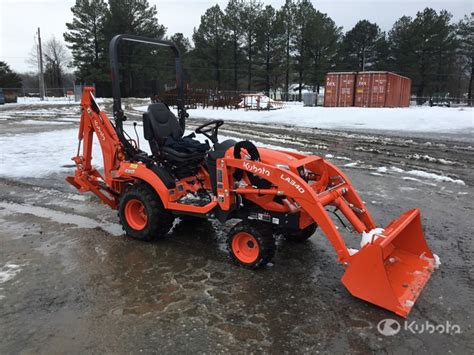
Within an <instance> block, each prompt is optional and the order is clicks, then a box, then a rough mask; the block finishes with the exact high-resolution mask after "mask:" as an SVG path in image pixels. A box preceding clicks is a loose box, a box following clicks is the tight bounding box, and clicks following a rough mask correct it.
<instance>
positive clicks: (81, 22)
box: [64, 0, 108, 86]
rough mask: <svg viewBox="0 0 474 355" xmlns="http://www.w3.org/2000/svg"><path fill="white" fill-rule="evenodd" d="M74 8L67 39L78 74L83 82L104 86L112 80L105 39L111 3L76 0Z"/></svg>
mask: <svg viewBox="0 0 474 355" xmlns="http://www.w3.org/2000/svg"><path fill="white" fill-rule="evenodd" d="M71 11H72V14H73V20H72V22H70V23H66V27H67V29H68V31H67V32H65V33H64V40H65V41H66V42H67V43H68V48H69V49H71V51H72V57H73V64H74V67H75V68H76V77H77V79H78V80H79V81H80V82H83V83H86V84H93V83H95V84H98V86H101V85H102V84H101V83H103V82H105V81H108V74H107V73H108V70H106V66H107V63H106V51H107V49H106V48H107V43H106V42H105V39H104V19H105V16H106V14H107V11H108V10H107V5H106V3H105V2H104V1H103V0H76V3H75V5H74V6H73V7H72V8H71Z"/></svg>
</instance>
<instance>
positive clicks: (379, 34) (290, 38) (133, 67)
mask: <svg viewBox="0 0 474 355" xmlns="http://www.w3.org/2000/svg"><path fill="white" fill-rule="evenodd" d="M71 11H72V14H73V20H72V21H71V22H69V23H67V24H66V26H67V31H66V32H65V33H64V40H65V42H66V45H67V47H68V48H69V49H70V50H71V53H72V66H73V67H74V68H75V76H76V82H78V83H83V84H94V85H95V86H96V88H97V90H98V94H99V95H102V96H108V95H110V94H111V92H110V68H109V58H108V43H109V41H110V39H111V38H112V37H113V36H114V35H115V34H118V33H127V34H134V35H140V36H148V37H155V38H164V39H168V40H171V41H173V42H174V43H176V45H177V46H178V48H179V49H180V51H181V53H182V56H183V62H184V71H185V81H186V82H187V83H188V85H190V87H193V88H209V89H215V90H235V91H264V92H267V93H269V94H270V93H272V92H275V91H276V90H279V91H280V92H282V93H283V94H284V96H283V97H285V95H286V94H297V95H298V96H301V93H302V91H303V90H304V89H312V90H314V91H316V92H319V88H320V86H321V85H323V83H324V77H325V74H326V73H327V72H329V71H362V70H384V71H385V70H386V71H394V72H397V73H399V74H402V75H405V76H408V77H409V78H411V79H412V81H413V89H412V93H414V94H416V96H418V97H427V96H431V95H436V94H441V95H447V94H449V95H450V96H456V97H462V96H464V95H467V96H468V98H469V99H471V98H472V84H473V77H474V14H473V13H470V14H467V15H466V16H465V17H464V18H463V19H462V20H461V21H459V22H458V23H455V22H454V21H453V20H452V15H451V14H450V13H449V12H447V11H445V10H443V11H439V12H437V11H435V10H433V9H431V8H426V9H424V10H422V11H420V12H418V13H417V14H416V16H414V17H410V16H403V17H401V18H400V19H398V20H397V21H396V22H395V23H394V25H393V27H392V28H391V29H390V30H389V31H388V32H384V31H382V30H381V29H380V27H379V26H378V25H377V24H376V23H371V22H369V21H367V20H361V21H359V22H357V23H356V25H355V26H354V27H353V28H352V29H350V30H348V31H347V32H345V33H344V32H343V31H342V28H341V27H339V26H338V25H337V24H336V23H335V22H334V20H332V19H331V18H330V17H329V16H328V15H327V14H325V13H322V12H320V11H318V10H317V9H316V8H315V7H314V5H313V4H312V3H311V1H309V0H286V1H285V3H284V4H283V5H282V6H281V7H280V8H274V7H273V6H272V5H265V4H264V3H262V2H260V1H257V0H229V1H228V3H227V4H226V6H225V7H223V8H221V7H220V6H219V5H214V6H211V7H210V8H208V9H207V10H206V11H205V13H204V14H203V15H202V16H201V19H200V23H199V24H198V26H196V27H195V28H194V32H193V35H192V41H191V40H190V39H188V38H186V37H185V36H184V35H183V34H182V33H175V34H172V35H169V34H167V33H166V28H165V27H164V26H163V25H161V24H160V23H159V21H158V17H157V16H158V10H157V8H156V6H150V4H149V3H148V1H147V0H108V1H107V2H106V1H104V0H76V3H75V5H74V6H73V7H72V8H71ZM119 59H120V62H121V70H120V73H121V86H122V93H123V95H124V96H149V95H152V94H157V93H160V92H162V91H163V90H166V89H171V88H172V86H170V84H172V83H173V75H174V61H173V57H172V55H171V53H169V52H167V51H166V50H163V49H158V50H157V49H156V48H155V47H150V46H143V45H137V44H134V43H124V44H123V45H121V46H120V53H119ZM52 69H54V67H52Z"/></svg>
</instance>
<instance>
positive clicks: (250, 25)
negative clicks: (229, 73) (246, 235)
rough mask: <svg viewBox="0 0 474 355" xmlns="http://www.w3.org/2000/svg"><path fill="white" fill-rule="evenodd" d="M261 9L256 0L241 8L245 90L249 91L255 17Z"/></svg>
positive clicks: (254, 43)
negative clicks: (245, 70) (244, 57)
mask: <svg viewBox="0 0 474 355" xmlns="http://www.w3.org/2000/svg"><path fill="white" fill-rule="evenodd" d="M261 11H262V3H260V2H258V1H257V0H249V1H246V2H244V3H243V7H242V9H241V15H240V16H241V23H242V37H243V42H244V52H245V55H246V57H247V58H246V60H247V90H248V91H251V90H252V86H253V77H252V74H253V66H254V61H255V52H256V49H255V46H256V40H257V19H258V17H259V16H260V12H261Z"/></svg>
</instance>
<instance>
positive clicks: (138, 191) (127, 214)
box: [119, 183, 174, 241]
mask: <svg viewBox="0 0 474 355" xmlns="http://www.w3.org/2000/svg"><path fill="white" fill-rule="evenodd" d="M119 218H120V222H121V223H122V227H123V229H124V231H125V233H126V234H127V235H128V236H130V237H132V238H134V239H138V240H143V241H152V240H155V239H158V238H161V237H163V236H165V235H166V234H167V233H168V232H169V230H170V229H171V227H172V226H173V221H174V217H173V215H172V214H171V213H170V212H169V211H167V210H166V209H165V208H164V207H163V204H162V202H161V199H160V197H159V196H158V194H157V193H156V192H155V191H154V190H153V188H152V187H150V186H149V185H146V184H144V183H135V184H133V185H131V186H130V187H129V188H128V189H127V190H126V191H125V192H124V193H123V194H122V196H121V197H120V202H119Z"/></svg>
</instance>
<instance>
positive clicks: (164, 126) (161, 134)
mask: <svg viewBox="0 0 474 355" xmlns="http://www.w3.org/2000/svg"><path fill="white" fill-rule="evenodd" d="M143 134H144V136H145V139H146V140H148V141H156V142H157V143H158V144H159V145H162V144H163V143H164V141H165V140H166V138H168V137H173V138H174V139H176V140H178V139H180V138H181V137H182V136H183V130H182V129H181V126H180V125H179V122H178V119H177V118H176V116H175V115H174V114H173V113H172V112H171V111H170V110H169V109H168V107H166V105H165V104H163V103H161V102H158V103H155V104H151V105H150V106H148V111H147V112H145V113H144V114H143Z"/></svg>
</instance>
